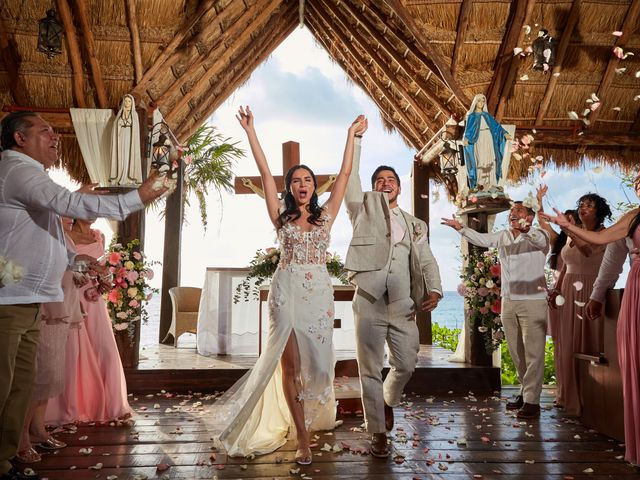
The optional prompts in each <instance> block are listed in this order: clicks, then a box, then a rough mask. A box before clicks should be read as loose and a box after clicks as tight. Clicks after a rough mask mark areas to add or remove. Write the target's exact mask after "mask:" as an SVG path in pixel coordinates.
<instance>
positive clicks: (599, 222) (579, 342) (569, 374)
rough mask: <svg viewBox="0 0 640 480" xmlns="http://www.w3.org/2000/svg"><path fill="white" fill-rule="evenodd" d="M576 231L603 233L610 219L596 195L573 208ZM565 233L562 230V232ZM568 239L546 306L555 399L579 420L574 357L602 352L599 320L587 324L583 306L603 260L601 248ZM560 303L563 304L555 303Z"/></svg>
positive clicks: (602, 200) (570, 236)
mask: <svg viewBox="0 0 640 480" xmlns="http://www.w3.org/2000/svg"><path fill="white" fill-rule="evenodd" d="M576 211H577V212H578V218H579V220H580V222H579V227H577V228H581V229H584V230H587V231H591V232H597V231H600V230H602V229H604V221H605V220H606V219H611V208H610V207H609V204H608V203H607V201H606V200H605V199H604V198H602V197H601V196H600V195H597V194H595V193H588V194H586V195H583V196H582V197H580V199H579V200H578V202H577V204H576ZM563 230H565V231H566V229H563ZM566 233H567V234H568V235H569V239H568V240H567V242H566V244H565V246H564V247H563V248H562V251H561V252H560V256H561V259H562V263H563V266H562V270H561V271H560V274H559V275H558V279H557V281H556V284H555V287H554V289H553V290H552V291H551V293H550V302H549V304H550V306H551V308H557V309H558V312H557V317H558V319H559V321H558V323H557V329H556V337H557V342H556V343H555V344H554V345H555V358H556V370H557V376H558V378H560V379H561V381H560V382H559V383H558V386H557V394H556V398H557V401H558V403H559V404H560V406H563V407H564V409H565V413H566V414H567V415H571V416H580V414H581V413H582V405H581V403H580V397H579V394H578V370H577V369H578V364H577V361H576V360H575V358H574V354H575V353H586V354H590V355H598V354H599V353H600V352H602V351H603V320H602V319H601V318H600V319H597V320H588V319H587V316H586V313H585V308H584V307H585V305H586V304H587V302H588V301H589V297H590V296H591V291H592V290H593V284H594V283H595V281H596V278H597V277H598V270H599V269H600V264H601V263H602V257H603V256H604V250H605V247H604V245H591V244H589V243H587V242H585V241H584V240H582V239H581V238H580V237H578V236H576V235H573V234H572V233H571V232H570V231H566ZM559 298H562V299H564V303H562V302H561V301H558V299H559Z"/></svg>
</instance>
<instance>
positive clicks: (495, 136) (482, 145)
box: [462, 94, 514, 191]
mask: <svg viewBox="0 0 640 480" xmlns="http://www.w3.org/2000/svg"><path fill="white" fill-rule="evenodd" d="M509 127H511V129H512V130H514V129H513V126H509ZM512 133H513V132H512ZM512 138H513V137H512V135H511V134H510V133H509V132H508V131H507V130H506V129H505V128H503V127H502V125H500V124H499V123H498V122H497V121H496V119H495V118H493V117H492V116H491V114H490V113H489V112H488V111H487V99H486V97H485V96H484V95H482V94H478V95H476V96H475V97H473V101H472V102H471V108H469V111H468V112H467V115H466V121H465V128H464V138H463V141H462V144H463V146H464V159H465V162H466V165H467V175H468V182H469V189H470V190H471V191H477V190H485V191H486V190H488V189H489V188H491V187H496V186H498V184H499V182H500V180H501V179H502V178H503V175H504V173H503V172H506V171H507V168H508V162H509V158H510V156H511V152H510V140H511V139H512Z"/></svg>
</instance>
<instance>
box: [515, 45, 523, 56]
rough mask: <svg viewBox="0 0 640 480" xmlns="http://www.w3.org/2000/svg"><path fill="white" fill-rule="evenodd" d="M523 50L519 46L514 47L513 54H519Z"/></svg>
mask: <svg viewBox="0 0 640 480" xmlns="http://www.w3.org/2000/svg"><path fill="white" fill-rule="evenodd" d="M523 51H524V50H522V49H521V48H520V47H516V48H514V49H513V56H514V57H515V56H517V55H520V54H521V53H522V52H523Z"/></svg>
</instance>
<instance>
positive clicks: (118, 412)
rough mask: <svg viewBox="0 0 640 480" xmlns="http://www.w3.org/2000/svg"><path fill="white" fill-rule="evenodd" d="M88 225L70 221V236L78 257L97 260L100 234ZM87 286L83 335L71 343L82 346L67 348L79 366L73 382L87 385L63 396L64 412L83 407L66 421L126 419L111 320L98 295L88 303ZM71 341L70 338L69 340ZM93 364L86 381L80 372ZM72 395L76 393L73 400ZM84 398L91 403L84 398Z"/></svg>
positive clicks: (101, 252) (101, 249)
mask: <svg viewBox="0 0 640 480" xmlns="http://www.w3.org/2000/svg"><path fill="white" fill-rule="evenodd" d="M92 223H93V222H92V221H86V220H78V219H76V220H74V224H73V229H72V231H71V233H70V237H71V239H72V240H73V242H74V244H75V248H76V251H77V252H78V253H79V254H81V253H84V254H86V255H89V256H90V257H93V258H100V257H102V256H103V255H104V235H102V233H101V232H99V231H98V230H93V229H91V224H92ZM91 287H92V286H91V285H86V286H85V287H83V288H82V289H81V291H80V304H81V306H82V308H83V310H84V312H85V322H84V330H85V332H86V333H85V334H80V333H79V336H80V337H84V338H77V337H76V338H74V339H73V340H78V341H81V342H82V343H81V344H80V345H74V346H73V347H71V348H72V349H75V348H77V349H78V355H76V359H77V360H78V362H79V363H78V365H77V366H76V367H75V369H77V371H78V372H79V375H78V376H77V377H76V379H77V380H80V379H82V381H83V383H84V382H88V385H86V384H84V385H82V390H81V391H80V390H75V391H74V390H71V391H67V392H66V393H65V395H66V396H67V400H68V401H69V402H70V404H71V405H68V406H67V410H71V411H73V406H72V405H74V404H82V405H85V407H84V408H83V410H81V411H77V412H76V414H78V415H79V417H78V418H73V419H70V420H71V421H98V422H106V421H110V420H115V419H123V418H127V417H129V416H130V415H131V413H132V412H133V410H132V409H131V407H130V406H129V402H128V401H127V384H126V382H125V378H124V371H123V369H122V362H121V361H120V355H119V353H118V346H117V345H116V340H115V338H114V336H113V331H112V328H111V319H110V318H109V312H108V310H107V306H106V304H105V301H104V299H103V298H102V297H101V296H98V298H97V299H94V298H91V300H93V301H91V300H89V298H90V296H89V295H85V293H86V290H87V289H88V288H91ZM88 297H89V298H88ZM85 335H86V337H85ZM73 340H71V339H70V341H73ZM85 362H86V364H85ZM95 365H97V375H95V376H94V378H92V379H89V378H86V377H85V375H84V374H82V372H84V370H85V369H86V368H91V369H92V370H93V371H94V374H95V367H94V366H95ZM74 394H77V398H75V399H74V398H73V397H74ZM87 396H88V397H90V398H91V401H88V399H87V398H85V397H87Z"/></svg>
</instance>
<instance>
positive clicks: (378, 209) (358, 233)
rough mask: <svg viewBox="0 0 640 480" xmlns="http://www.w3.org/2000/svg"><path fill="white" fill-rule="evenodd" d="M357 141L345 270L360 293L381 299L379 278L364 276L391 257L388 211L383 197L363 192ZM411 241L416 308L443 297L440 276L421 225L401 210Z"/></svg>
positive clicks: (349, 192)
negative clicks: (433, 296)
mask: <svg viewBox="0 0 640 480" xmlns="http://www.w3.org/2000/svg"><path fill="white" fill-rule="evenodd" d="M359 167H360V140H359V139H358V140H357V141H356V146H355V151H354V159H353V168H352V174H351V176H350V177H349V182H348V184H347V190H346V192H345V203H346V207H347V212H348V214H349V219H350V220H351V224H352V225H353V238H352V240H351V243H350V245H349V250H348V251H347V258H346V260H345V268H346V270H348V271H349V276H350V279H351V281H352V282H353V283H354V284H355V285H356V286H358V287H360V288H361V289H362V290H364V291H365V292H367V293H368V294H369V295H371V296H373V297H374V299H376V300H377V299H378V298H380V297H381V296H382V295H384V293H385V291H386V285H385V282H384V281H380V278H382V277H381V276H379V275H366V274H364V275H363V273H365V272H374V271H380V270H382V269H384V268H387V267H388V264H389V256H390V254H391V247H392V244H391V241H392V240H391V239H392V236H391V210H390V208H389V199H388V195H387V194H386V193H381V192H371V191H370V192H363V191H362V185H361V182H360V174H359ZM402 215H403V217H404V220H405V222H406V224H407V234H408V235H409V237H410V254H409V265H410V268H409V272H407V273H408V274H409V275H410V280H411V294H410V295H411V298H412V299H413V301H414V302H415V304H416V308H419V307H420V305H421V303H422V301H423V299H424V296H425V293H428V292H432V291H436V292H438V293H440V295H442V285H441V281H440V272H439V269H438V264H437V263H436V259H435V258H434V256H433V253H432V252H431V248H430V247H429V243H428V242H427V225H426V223H425V222H424V221H422V220H420V219H419V218H416V217H414V216H413V215H411V214H409V213H407V212H405V211H404V210H402Z"/></svg>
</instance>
